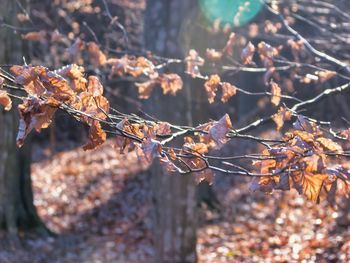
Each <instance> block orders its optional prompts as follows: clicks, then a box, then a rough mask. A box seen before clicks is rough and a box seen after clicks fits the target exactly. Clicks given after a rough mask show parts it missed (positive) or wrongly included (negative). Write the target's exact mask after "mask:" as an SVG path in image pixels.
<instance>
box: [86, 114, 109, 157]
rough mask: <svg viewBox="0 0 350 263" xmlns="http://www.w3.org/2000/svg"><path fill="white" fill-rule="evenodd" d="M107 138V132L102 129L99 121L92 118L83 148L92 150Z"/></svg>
mask: <svg viewBox="0 0 350 263" xmlns="http://www.w3.org/2000/svg"><path fill="white" fill-rule="evenodd" d="M106 139H107V134H106V133H105V131H104V130H103V129H102V127H101V124H100V122H99V121H96V120H94V121H93V122H92V124H91V126H90V129H89V141H88V142H87V144H85V145H84V147H83V149H84V150H85V151H86V150H92V149H95V148H96V147H97V146H100V145H101V144H103V143H104V142H105V141H106Z"/></svg>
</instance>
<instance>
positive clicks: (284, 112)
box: [272, 107, 292, 130]
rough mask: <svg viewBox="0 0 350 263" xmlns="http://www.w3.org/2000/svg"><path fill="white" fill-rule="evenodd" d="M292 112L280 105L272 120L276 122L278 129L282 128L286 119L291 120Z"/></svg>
mask: <svg viewBox="0 0 350 263" xmlns="http://www.w3.org/2000/svg"><path fill="white" fill-rule="evenodd" d="M291 118H292V113H291V112H290V111H289V110H288V109H287V108H284V107H280V108H279V110H278V112H277V113H276V114H274V115H273V116H272V120H273V121H274V122H275V123H276V126H277V130H280V129H281V128H282V127H283V125H284V122H285V121H290V120H291Z"/></svg>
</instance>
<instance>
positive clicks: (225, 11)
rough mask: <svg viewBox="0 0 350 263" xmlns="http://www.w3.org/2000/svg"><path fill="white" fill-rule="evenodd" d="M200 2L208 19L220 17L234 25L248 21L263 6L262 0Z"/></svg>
mask: <svg viewBox="0 0 350 263" xmlns="http://www.w3.org/2000/svg"><path fill="white" fill-rule="evenodd" d="M199 3H200V7H201V10H202V12H203V14H204V15H205V16H206V17H207V19H209V20H210V21H215V20H217V19H220V21H222V22H224V23H230V24H232V25H233V26H242V25H244V24H246V23H248V22H249V21H250V20H252V19H253V18H254V17H255V16H256V15H257V14H258V13H259V11H260V10H261V8H262V3H261V1H260V0H200V1H199Z"/></svg>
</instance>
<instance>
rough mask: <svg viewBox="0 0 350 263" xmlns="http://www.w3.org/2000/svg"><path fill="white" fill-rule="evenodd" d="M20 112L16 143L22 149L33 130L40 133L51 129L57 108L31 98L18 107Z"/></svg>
mask: <svg viewBox="0 0 350 263" xmlns="http://www.w3.org/2000/svg"><path fill="white" fill-rule="evenodd" d="M18 110H19V115H20V121H19V127H18V134H17V139H16V141H17V146H18V147H21V146H22V145H23V142H24V139H25V138H26V137H27V135H28V134H29V133H30V132H31V131H32V130H33V129H35V130H36V131H38V132H40V130H41V129H44V128H47V127H49V125H50V124H51V121H52V118H53V115H54V114H55V112H56V110H57V108H55V107H52V106H50V105H48V104H47V103H46V102H45V101H41V100H39V99H38V98H35V97H31V98H28V99H25V100H24V101H23V103H22V104H20V105H19V106H18Z"/></svg>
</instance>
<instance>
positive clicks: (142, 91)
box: [135, 79, 158, 99]
mask: <svg viewBox="0 0 350 263" xmlns="http://www.w3.org/2000/svg"><path fill="white" fill-rule="evenodd" d="M135 85H136V87H137V88H138V92H139V98H140V99H148V98H149V97H150V96H151V93H152V91H153V89H154V88H155V87H157V85H158V81H157V80H155V79H150V80H148V81H145V82H142V83H135Z"/></svg>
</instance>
